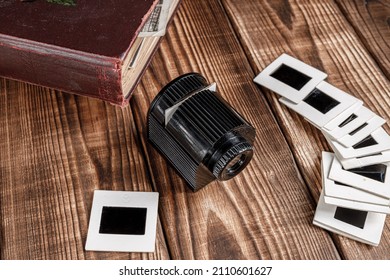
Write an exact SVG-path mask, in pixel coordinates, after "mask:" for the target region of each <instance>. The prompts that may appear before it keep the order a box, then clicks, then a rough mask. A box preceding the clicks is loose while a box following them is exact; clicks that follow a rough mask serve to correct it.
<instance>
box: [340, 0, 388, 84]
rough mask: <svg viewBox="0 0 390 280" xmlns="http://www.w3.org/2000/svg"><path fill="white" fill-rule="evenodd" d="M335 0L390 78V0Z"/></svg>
mask: <svg viewBox="0 0 390 280" xmlns="http://www.w3.org/2000/svg"><path fill="white" fill-rule="evenodd" d="M335 1H336V3H337V5H338V6H339V8H340V10H341V11H342V13H343V15H344V16H345V17H346V19H347V20H348V22H349V23H350V24H351V25H352V26H353V28H354V30H355V32H356V33H357V34H358V36H359V38H360V40H361V41H362V43H363V44H364V46H365V47H366V48H367V50H368V51H369V52H370V54H371V55H372V57H373V58H374V59H375V61H376V63H377V64H378V66H379V67H380V68H381V70H382V71H383V73H384V74H385V75H386V77H387V78H388V79H390V2H389V1H385V0H371V1H360V0H353V1H346V0H335Z"/></svg>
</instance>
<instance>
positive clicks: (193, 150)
mask: <svg viewBox="0 0 390 280" xmlns="http://www.w3.org/2000/svg"><path fill="white" fill-rule="evenodd" d="M255 135H256V132H255V129H254V128H253V127H252V126H251V125H250V124H249V123H248V122H247V121H246V120H245V119H244V118H243V117H242V116H241V115H240V114H238V113H237V112H236V111H235V110H234V109H233V108H232V107H231V106H230V105H229V104H228V103H227V102H226V101H225V100H223V99H222V98H221V97H220V96H219V94H218V93H217V92H216V90H215V84H212V85H209V84H208V83H207V81H206V79H205V78H204V77H203V76H201V75H200V74H198V73H189V74H185V75H183V76H180V77H178V78H176V79H175V80H173V81H172V82H170V83H169V84H168V85H166V86H165V87H164V88H163V89H162V90H161V91H160V93H159V94H158V95H157V96H156V98H155V99H154V100H153V102H152V104H151V106H150V109H149V112H148V139H149V141H150V142H151V143H153V145H154V146H155V147H156V148H157V150H158V151H159V152H160V153H162V154H163V155H164V156H165V158H167V159H168V160H169V162H170V163H171V164H172V165H173V166H174V167H175V169H176V170H177V171H178V173H179V174H180V175H181V176H182V177H183V178H184V179H185V180H186V181H187V183H188V184H189V185H190V187H191V188H192V190H194V191H196V190H198V189H200V188H202V187H204V186H206V185H207V184H208V183H210V182H211V181H213V180H215V179H218V180H221V181H224V180H229V179H231V178H233V177H234V176H236V175H237V174H239V173H240V172H241V171H242V170H243V169H244V168H245V167H246V166H247V164H248V163H249V161H250V160H251V158H252V155H253V141H254V139H255Z"/></svg>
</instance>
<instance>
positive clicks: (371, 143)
mask: <svg viewBox="0 0 390 280" xmlns="http://www.w3.org/2000/svg"><path fill="white" fill-rule="evenodd" d="M326 77H327V74H326V73H323V72H321V71H319V70H318V69H316V68H313V67H311V66H309V65H307V64H305V63H303V62H302V61H299V60H297V59H295V58H293V57H291V56H289V55H286V54H283V55H281V56H280V57H279V58H277V59H276V60H275V61H274V62H272V63H271V64H270V65H268V66H267V67H266V68H265V69H264V70H263V71H262V72H261V73H260V74H259V75H258V76H257V77H256V78H255V79H254V81H255V82H256V83H257V84H260V85H262V86H264V87H266V88H268V89H270V90H272V91H274V92H276V93H277V94H279V95H280V96H281V98H280V99H279V101H280V102H281V103H283V104H284V105H286V106H287V107H289V108H290V109H292V110H293V111H295V112H297V113H299V114H300V115H302V116H303V117H304V118H305V119H306V120H307V121H308V122H309V123H311V124H312V125H314V126H315V127H317V128H318V129H320V130H321V132H322V133H323V135H324V136H325V138H326V140H327V141H328V142H329V145H330V146H331V148H332V149H333V151H334V154H333V153H329V152H323V153H322V165H321V168H322V186H323V188H322V192H321V196H320V199H319V202H318V205H317V210H316V213H315V216H314V221H313V223H314V224H315V225H317V226H320V227H323V228H325V229H327V230H329V231H332V232H336V233H338V234H341V235H344V236H347V237H350V238H352V239H355V240H358V241H361V242H364V243H367V244H370V245H374V246H376V245H378V244H379V242H380V238H381V235H382V231H383V227H384V223H385V219H386V214H388V213H390V170H389V167H390V137H389V135H388V134H387V133H386V131H385V130H384V129H383V128H382V125H383V124H384V123H385V120H384V119H383V118H381V117H380V116H378V115H376V114H375V113H374V112H372V111H371V110H370V109H369V108H367V107H365V106H364V104H363V102H362V101H361V100H359V99H357V98H355V97H354V96H352V95H350V94H348V93H346V92H344V91H342V90H340V89H338V88H336V87H334V86H332V85H331V84H329V83H327V82H325V81H324V80H325V78H326Z"/></svg>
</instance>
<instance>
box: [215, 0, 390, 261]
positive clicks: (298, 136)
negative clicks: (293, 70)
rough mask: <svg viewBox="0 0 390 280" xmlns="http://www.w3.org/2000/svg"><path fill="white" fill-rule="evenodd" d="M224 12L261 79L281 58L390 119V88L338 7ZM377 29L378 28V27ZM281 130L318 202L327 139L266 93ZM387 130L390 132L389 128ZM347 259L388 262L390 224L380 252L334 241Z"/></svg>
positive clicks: (234, 3) (293, 5) (319, 4)
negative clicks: (318, 73) (306, 67)
mask: <svg viewBox="0 0 390 280" xmlns="http://www.w3.org/2000/svg"><path fill="white" fill-rule="evenodd" d="M223 3H224V7H225V8H226V11H227V13H228V15H229V17H230V19H231V21H232V23H233V27H234V29H235V31H236V33H237V36H238V38H240V41H241V43H242V45H243V48H244V49H245V50H246V52H247V57H248V58H249V60H250V62H251V66H252V68H253V70H254V71H255V73H256V75H257V74H258V73H259V72H260V71H261V70H262V69H264V67H265V66H267V65H268V64H269V63H271V62H272V61H273V60H274V59H275V58H277V57H278V56H279V55H280V54H282V53H284V52H285V53H288V54H290V55H293V56H295V57H297V58H299V59H301V60H303V61H304V62H306V63H308V64H310V65H312V66H314V67H316V68H318V69H320V70H322V71H324V72H326V73H328V75H329V77H328V81H329V82H330V83H331V84H333V85H335V86H336V87H339V88H341V89H343V90H345V91H347V92H349V93H351V94H353V95H355V96H356V97H358V98H360V99H362V100H363V101H364V102H365V104H366V106H367V107H369V108H370V109H371V110H373V111H375V112H376V113H377V114H379V115H381V116H382V117H384V118H386V119H389V117H390V110H389V108H390V97H389V95H388V92H389V89H390V85H389V81H388V79H386V77H385V76H384V75H383V74H382V71H381V69H380V68H379V67H378V65H377V63H376V62H375V60H374V59H373V58H372V57H371V55H370V53H369V52H368V51H367V50H366V48H365V46H364V45H363V43H362V42H361V40H360V38H359V37H358V36H357V34H356V33H355V31H354V29H353V28H352V26H351V25H350V24H349V23H348V22H347V20H346V19H345V18H344V17H343V15H342V14H341V12H340V10H339V9H338V7H337V5H336V4H335V3H334V2H333V1H299V3H297V2H296V1H287V0H279V1H272V2H271V1H258V0H248V1H245V2H244V1H240V0H224V1H223ZM373 28H374V27H373ZM262 92H263V93H264V95H265V97H266V98H267V100H268V102H269V103H270V104H271V107H272V110H273V111H274V114H275V116H276V118H277V120H278V122H279V124H280V125H281V127H282V130H283V132H284V134H285V136H286V138H287V141H288V143H289V145H290V147H291V149H292V151H293V154H294V157H295V159H296V161H297V164H298V166H299V169H300V171H301V172H302V174H303V177H304V180H305V181H306V183H307V185H308V186H309V187H310V191H311V193H312V195H313V197H314V199H315V200H316V201H317V200H318V197H319V193H320V190H321V172H320V158H321V151H323V150H328V151H330V149H329V147H328V145H327V144H326V141H325V139H324V137H323V136H322V134H321V133H320V132H319V131H318V130H316V129H314V128H313V127H312V126H311V125H309V124H308V123H307V122H305V121H304V120H303V118H301V117H300V116H298V115H297V114H296V113H294V112H292V111H290V110H288V109H287V108H286V107H283V106H281V105H280V104H279V102H278V97H277V95H276V94H274V93H272V92H270V91H268V90H265V89H262ZM385 129H386V130H387V131H389V127H388V125H386V126H385ZM333 238H334V240H335V243H336V245H337V247H338V249H339V251H340V253H341V255H342V257H343V258H347V259H389V258H390V221H389V219H387V223H386V225H385V228H384V232H383V236H382V241H381V244H380V246H378V247H370V246H367V245H364V244H362V243H358V242H355V241H352V240H350V239H348V238H344V237H341V236H339V235H335V234H334V235H333Z"/></svg>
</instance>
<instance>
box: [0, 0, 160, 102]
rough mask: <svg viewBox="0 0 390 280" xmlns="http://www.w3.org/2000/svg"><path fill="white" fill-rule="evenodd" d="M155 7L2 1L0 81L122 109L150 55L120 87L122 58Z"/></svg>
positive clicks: (136, 2) (90, 0)
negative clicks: (96, 100) (87, 98)
mask: <svg viewBox="0 0 390 280" xmlns="http://www.w3.org/2000/svg"><path fill="white" fill-rule="evenodd" d="M158 2H159V0H112V1H107V0H35V1H34V0H24V1H23V0H1V1H0V76H3V77H7V78H11V79H15V80H21V81H26V82H29V83H33V84H37V85H42V86H46V87H51V88H56V89H59V90H63V91H66V92H70V93H75V94H79V95H85V96H90V97H95V98H100V99H102V100H105V101H109V102H111V103H113V104H117V105H121V106H124V105H126V104H127V103H128V98H129V96H130V93H131V91H132V90H133V89H134V87H135V85H136V84H137V82H138V80H139V78H140V76H141V74H142V72H143V70H144V68H145V67H146V65H147V64H148V62H149V60H150V56H151V55H152V53H153V52H150V51H149V56H148V58H147V59H146V60H145V61H144V63H143V65H141V66H138V67H141V68H142V69H141V70H137V71H138V72H137V73H136V75H137V77H132V79H131V85H127V86H126V87H125V86H124V77H125V75H127V74H126V69H127V68H126V67H127V66H126V65H125V63H126V58H127V57H128V54H129V52H131V47H132V46H133V44H134V42H135V41H136V39H137V35H138V33H139V31H140V29H141V28H142V26H143V25H144V23H145V22H146V20H147V19H148V17H149V15H150V14H151V12H152V11H153V8H154V7H155V5H156V4H157V3H158ZM156 42H157V41H156V39H154V44H155V45H153V46H157V43H156ZM134 75H135V74H134ZM129 83H130V82H128V83H127V84H129ZM125 89H126V90H125ZM126 91H127V92H126Z"/></svg>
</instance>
